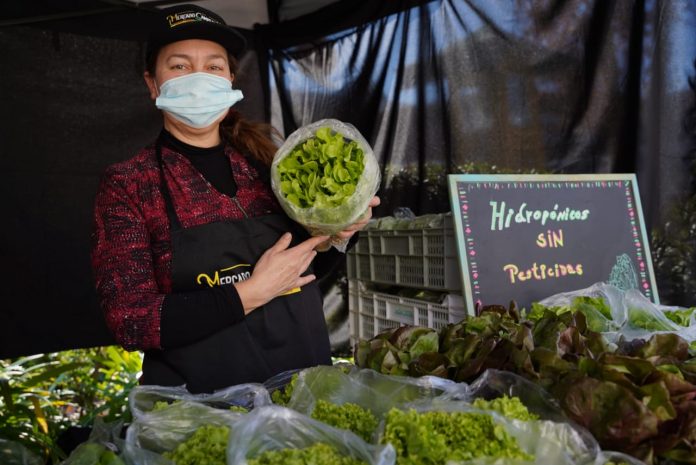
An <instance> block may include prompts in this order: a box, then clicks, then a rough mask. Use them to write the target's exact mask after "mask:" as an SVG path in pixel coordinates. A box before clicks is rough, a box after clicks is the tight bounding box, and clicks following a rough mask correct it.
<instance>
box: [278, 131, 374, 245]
mask: <svg viewBox="0 0 696 465" xmlns="http://www.w3.org/2000/svg"><path fill="white" fill-rule="evenodd" d="M380 178H381V175H380V169H379V165H378V164H377V159H376V158H375V156H374V154H373V152H372V148H371V147H370V145H369V144H368V143H367V141H366V140H365V139H364V138H363V137H362V135H361V134H360V132H358V130H357V129H356V128H355V127H353V126H352V125H350V124H347V123H343V122H341V121H338V120H334V119H323V120H320V121H317V122H315V123H312V124H309V125H307V126H303V127H301V128H299V129H298V130H296V131H295V132H293V133H292V134H290V136H289V137H288V138H287V140H286V141H285V143H284V144H283V145H282V146H281V147H280V148H279V149H278V151H277V152H276V154H275V158H274V159H273V163H272V165H271V187H272V188H273V193H274V194H275V195H276V197H277V198H278V202H279V203H280V205H281V207H283V210H285V212H286V213H287V215H288V216H289V217H290V218H292V219H293V220H295V221H296V222H298V223H300V224H301V225H303V226H304V227H305V228H306V229H307V230H308V231H309V232H310V233H312V235H317V236H318V235H333V234H336V233H338V232H339V231H342V230H344V229H345V228H346V227H347V226H349V225H351V224H353V223H355V222H356V221H358V220H359V219H360V217H361V216H363V214H364V213H365V212H366V211H367V208H368V204H369V202H370V200H371V199H372V197H374V195H375V193H376V192H377V190H378V189H379V183H380Z"/></svg>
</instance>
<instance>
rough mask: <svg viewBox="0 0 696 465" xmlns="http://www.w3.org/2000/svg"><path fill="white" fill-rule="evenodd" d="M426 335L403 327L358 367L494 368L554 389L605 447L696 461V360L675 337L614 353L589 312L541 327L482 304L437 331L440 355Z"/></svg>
mask: <svg viewBox="0 0 696 465" xmlns="http://www.w3.org/2000/svg"><path fill="white" fill-rule="evenodd" d="M429 331H432V330H425V329H424V328H412V327H401V328H398V329H395V330H390V331H388V332H385V333H382V334H380V335H378V336H376V337H375V338H373V339H372V340H370V341H361V342H359V343H358V344H357V345H356V348H355V361H356V364H357V365H358V366H360V367H363V368H372V369H375V370H377V371H379V372H381V373H386V374H408V375H411V376H421V375H426V374H428V375H436V376H441V377H444V378H449V379H452V380H455V381H464V382H471V381H472V380H474V379H475V378H477V377H478V376H479V375H480V374H481V373H483V372H484V371H485V370H486V369H488V368H493V369H499V370H506V371H510V372H513V373H516V374H518V375H521V376H524V377H526V378H528V379H530V380H532V381H533V382H536V383H537V384H539V385H540V386H542V387H543V388H545V389H546V390H547V391H549V392H550V393H551V395H552V396H553V397H555V398H556V400H557V401H558V402H559V404H560V405H561V407H562V408H563V410H564V412H565V413H566V415H568V417H570V418H571V419H573V420H574V421H576V422H577V423H579V424H580V425H582V426H584V427H586V428H587V429H589V430H590V431H591V432H592V434H593V435H594V437H595V438H596V439H597V440H598V441H599V443H600V445H601V446H602V447H603V448H604V449H607V450H619V451H622V452H625V453H628V454H630V455H633V456H635V457H637V458H639V459H641V460H643V461H645V462H646V463H648V464H667V463H669V464H673V463H683V464H696V358H690V355H689V350H688V349H689V345H688V343H687V342H686V341H685V340H684V339H682V338H680V337H679V336H677V335H676V334H656V335H654V336H653V337H651V338H650V339H649V340H648V341H644V340H640V339H638V340H634V341H632V342H630V343H619V345H618V349H617V350H615V349H616V348H615V347H613V346H609V345H608V344H607V343H606V341H605V340H604V338H603V337H602V335H601V334H600V333H597V332H595V331H592V330H591V329H590V328H589V327H588V323H587V318H586V317H585V314H584V313H583V312H582V311H577V312H570V311H568V312H561V313H560V314H557V313H555V312H553V311H549V310H546V311H544V312H543V313H542V314H541V315H540V316H539V317H538V318H537V319H536V321H522V320H521V318H520V314H519V312H518V311H517V309H516V308H514V306H511V307H510V308H509V309H507V308H505V307H501V306H489V307H484V308H483V309H482V310H481V312H480V313H479V316H477V317H471V318H468V319H467V320H464V321H462V322H460V323H457V324H453V325H449V326H447V327H445V328H443V329H442V330H440V332H439V334H438V344H437V345H436V346H435V345H433V346H432V347H433V348H434V349H435V351H433V352H422V350H421V347H422V343H419V344H416V343H417V342H418V341H419V339H420V338H421V337H423V336H426V335H428V334H430V333H429ZM412 348H416V349H417V350H416V351H415V353H413V352H411V349H412Z"/></svg>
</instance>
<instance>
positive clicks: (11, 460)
mask: <svg viewBox="0 0 696 465" xmlns="http://www.w3.org/2000/svg"><path fill="white" fill-rule="evenodd" d="M0 463H2V464H3V465H43V460H41V457H39V456H38V455H36V454H35V453H33V452H32V451H30V450H29V449H27V448H26V447H24V445H23V444H21V443H19V442H16V441H10V440H8V439H3V438H0Z"/></svg>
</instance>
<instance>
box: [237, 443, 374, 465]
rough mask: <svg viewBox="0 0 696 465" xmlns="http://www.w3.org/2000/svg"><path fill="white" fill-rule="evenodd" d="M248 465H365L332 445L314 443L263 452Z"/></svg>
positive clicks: (249, 461)
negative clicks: (303, 446)
mask: <svg viewBox="0 0 696 465" xmlns="http://www.w3.org/2000/svg"><path fill="white" fill-rule="evenodd" d="M247 463H248V464H249V465H287V464H292V465H315V464H322V465H366V464H365V462H363V461H362V460H359V459H355V458H352V457H347V456H345V455H342V454H341V453H340V452H339V451H337V450H336V449H335V448H334V447H332V446H330V445H328V444H323V443H316V444H314V445H312V446H310V447H306V448H304V449H279V450H269V451H266V452H263V453H262V454H261V455H259V456H258V457H256V458H254V459H249V460H248V461H247Z"/></svg>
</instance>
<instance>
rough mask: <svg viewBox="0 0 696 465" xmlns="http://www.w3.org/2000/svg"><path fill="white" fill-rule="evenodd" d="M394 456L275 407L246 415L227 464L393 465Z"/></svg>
mask: <svg viewBox="0 0 696 465" xmlns="http://www.w3.org/2000/svg"><path fill="white" fill-rule="evenodd" d="M394 457H395V454H394V449H393V448H392V446H389V445H371V444H368V443H366V442H365V441H363V440H362V439H360V438H359V437H358V436H356V435H355V434H353V433H351V432H350V431H346V430H341V429H337V428H334V427H332V426H329V425H326V424H324V423H322V422H320V421H317V420H314V419H312V418H309V417H307V416H306V415H303V414H301V413H299V412H296V411H294V410H290V409H288V408H285V407H280V406H275V405H274V406H268V407H261V408H258V409H256V410H254V411H253V412H252V413H250V414H249V415H247V417H246V418H245V421H244V422H243V423H240V424H239V425H238V426H237V427H236V428H234V429H233V431H232V433H231V436H230V442H229V446H228V449H227V463H230V464H232V463H233V464H236V465H276V464H277V465H280V464H286V463H322V465H361V464H364V465H392V464H393V463H394ZM292 459H295V460H296V461H295V462H290V460H292ZM300 460H304V461H300Z"/></svg>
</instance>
